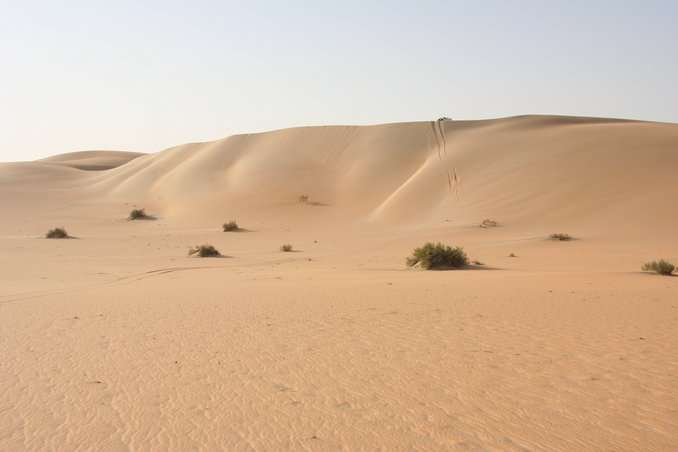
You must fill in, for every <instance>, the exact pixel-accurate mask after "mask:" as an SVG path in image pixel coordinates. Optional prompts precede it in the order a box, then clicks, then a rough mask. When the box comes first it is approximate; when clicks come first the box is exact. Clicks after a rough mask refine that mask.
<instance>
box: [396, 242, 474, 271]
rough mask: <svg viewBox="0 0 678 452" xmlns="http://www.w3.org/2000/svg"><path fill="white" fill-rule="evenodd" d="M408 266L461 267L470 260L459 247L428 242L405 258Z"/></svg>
mask: <svg viewBox="0 0 678 452" xmlns="http://www.w3.org/2000/svg"><path fill="white" fill-rule="evenodd" d="M405 263H406V264H407V266H408V267H414V266H415V265H420V266H421V267H422V268H424V269H426V270H431V269H434V268H461V267H464V266H466V265H468V263H469V260H468V256H466V253H464V250H462V249H461V248H459V247H456V248H451V247H449V246H447V245H443V244H442V243H435V244H434V243H431V242H428V243H426V244H425V245H424V246H422V247H421V248H416V249H415V250H414V251H413V252H412V256H410V257H408V258H407V259H406V260H405Z"/></svg>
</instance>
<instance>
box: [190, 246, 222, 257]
mask: <svg viewBox="0 0 678 452" xmlns="http://www.w3.org/2000/svg"><path fill="white" fill-rule="evenodd" d="M188 255H189V256H199V257H213V256H221V253H220V252H219V251H218V250H217V249H216V248H215V247H213V246H212V245H208V244H204V245H199V246H196V247H194V248H191V249H190V250H188Z"/></svg>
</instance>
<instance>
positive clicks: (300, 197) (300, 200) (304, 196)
mask: <svg viewBox="0 0 678 452" xmlns="http://www.w3.org/2000/svg"><path fill="white" fill-rule="evenodd" d="M297 201H299V202H308V195H301V196H299V197H298V198H297Z"/></svg>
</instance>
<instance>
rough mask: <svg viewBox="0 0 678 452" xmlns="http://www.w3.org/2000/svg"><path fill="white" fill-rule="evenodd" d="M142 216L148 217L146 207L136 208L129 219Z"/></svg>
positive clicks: (136, 218)
mask: <svg viewBox="0 0 678 452" xmlns="http://www.w3.org/2000/svg"><path fill="white" fill-rule="evenodd" d="M140 218H146V211H145V210H144V209H134V210H132V211H131V212H130V213H129V217H127V219H128V220H138V219H140Z"/></svg>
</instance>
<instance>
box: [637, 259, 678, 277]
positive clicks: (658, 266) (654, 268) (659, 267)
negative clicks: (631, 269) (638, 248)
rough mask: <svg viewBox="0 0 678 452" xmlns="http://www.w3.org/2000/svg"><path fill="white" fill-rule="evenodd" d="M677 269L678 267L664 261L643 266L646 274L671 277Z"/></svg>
mask: <svg viewBox="0 0 678 452" xmlns="http://www.w3.org/2000/svg"><path fill="white" fill-rule="evenodd" d="M675 269H676V266H675V265H673V264H671V263H669V262H666V261H665V260H664V259H659V260H658V261H652V262H646V263H644V264H643V270H644V271H646V272H650V271H651V272H657V273H659V274H660V275H670V274H671V273H673V271H674V270H675Z"/></svg>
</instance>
